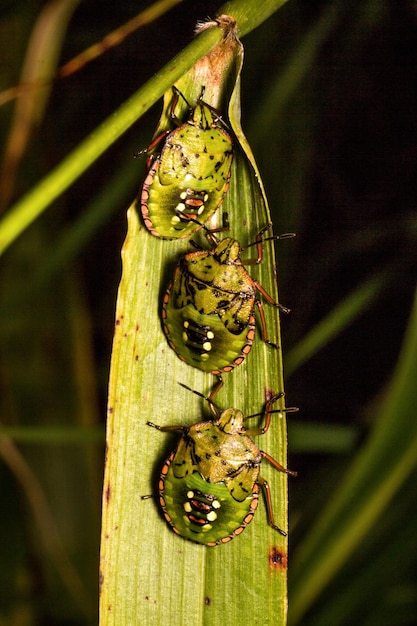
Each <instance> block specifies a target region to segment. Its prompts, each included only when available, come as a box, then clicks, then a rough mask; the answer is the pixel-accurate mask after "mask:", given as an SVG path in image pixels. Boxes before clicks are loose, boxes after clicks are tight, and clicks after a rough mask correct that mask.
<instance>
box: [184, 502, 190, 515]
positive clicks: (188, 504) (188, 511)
mask: <svg viewBox="0 0 417 626" xmlns="http://www.w3.org/2000/svg"><path fill="white" fill-rule="evenodd" d="M184 511H185V512H186V513H191V511H192V508H191V504H190V503H189V502H184Z"/></svg>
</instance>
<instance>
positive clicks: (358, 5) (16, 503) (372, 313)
mask: <svg viewBox="0 0 417 626" xmlns="http://www.w3.org/2000/svg"><path fill="white" fill-rule="evenodd" d="M45 4H46V3H42V2H28V1H27V2H24V1H18V2H8V3H7V2H6V3H3V5H2V7H1V8H0V20H1V22H0V28H1V31H2V32H3V33H8V35H9V36H8V40H7V45H6V46H5V49H4V60H3V62H1V67H0V70H1V71H0V74H1V80H2V83H1V88H2V89H5V88H7V87H9V86H11V85H14V84H17V83H18V81H19V73H20V69H21V65H22V59H23V55H24V53H25V49H26V46H27V42H28V40H29V36H30V32H31V29H32V28H33V25H34V24H35V22H36V19H37V17H38V16H39V14H40V11H41V9H42V7H43V6H45ZM147 5H148V4H147V3H145V2H133V1H128V0H121V1H119V2H117V3H115V2H110V1H100V0H96V1H95V2H81V3H80V5H79V7H78V8H77V10H76V11H75V13H74V15H73V18H72V20H71V21H70V23H69V26H68V29H67V33H66V36H65V38H64V42H63V47H62V53H61V57H60V58H61V63H63V62H66V61H67V60H69V59H70V58H72V57H73V56H75V55H76V54H78V53H79V52H80V51H82V50H83V49H85V48H86V47H88V46H89V45H91V44H93V43H95V42H96V41H98V40H100V39H101V38H102V37H104V36H105V35H106V34H107V33H109V32H110V31H111V30H113V29H115V28H116V27H118V26H119V25H121V24H122V23H123V22H125V21H127V20H129V19H131V18H132V17H133V16H134V15H136V14H137V13H138V12H139V10H141V9H143V8H144V7H145V6H147ZM220 6H221V3H220V2H202V1H201V2H199V1H195V0H193V1H190V0H188V1H187V0H185V1H184V2H183V3H181V4H180V5H179V6H177V7H176V8H174V9H173V10H171V11H170V12H169V13H167V14H166V15H165V16H163V17H161V18H160V19H158V20H157V21H155V22H154V23H152V24H150V25H147V26H145V27H144V28H142V29H141V30H139V31H138V32H137V33H135V34H133V35H131V36H130V37H128V38H127V39H126V40H125V41H124V42H122V43H121V44H120V45H119V46H117V47H115V48H114V49H111V50H109V51H107V52H105V53H103V54H102V55H101V56H100V57H99V58H98V59H96V60H95V61H93V62H92V63H90V64H88V65H86V66H85V67H83V68H81V69H80V71H78V72H76V73H74V74H73V75H71V76H70V77H68V78H66V79H62V80H57V82H56V83H55V84H54V86H53V90H52V92H51V95H50V99H49V102H48V105H47V109H46V111H45V114H44V117H43V120H42V122H41V124H40V125H39V127H38V128H37V129H36V131H35V132H34V134H33V136H32V138H31V141H30V143H29V144H28V146H27V149H26V151H25V155H24V158H23V159H22V161H21V162H20V164H19V167H18V171H17V176H16V181H15V185H14V187H13V191H12V197H11V198H9V201H8V203H7V204H11V201H12V200H13V199H14V200H16V199H18V198H19V197H21V196H22V195H23V193H24V192H25V191H26V190H28V189H30V188H31V186H32V185H33V184H34V183H35V182H36V181H38V180H39V179H40V178H41V177H42V176H43V175H45V174H46V173H47V172H48V171H49V170H51V169H52V168H53V167H54V166H55V165H56V164H58V163H59V162H60V161H61V160H62V159H63V158H64V157H65V156H66V155H67V154H68V153H69V152H70V151H71V150H72V149H73V148H74V147H75V146H77V144H78V143H79V142H80V141H81V140H82V139H83V138H84V137H85V136H86V135H87V134H88V133H89V132H90V131H92V130H93V129H94V128H95V127H96V126H97V125H98V124H99V123H100V122H101V121H102V120H104V119H105V118H107V117H108V116H109V115H111V114H112V112H114V110H115V109H117V107H118V106H119V105H120V104H121V103H122V102H123V101H124V100H125V99H126V98H128V97H129V96H130V95H131V94H132V93H133V92H134V91H135V90H136V89H137V88H138V87H139V86H140V85H142V84H143V83H144V82H146V80H147V79H148V78H150V77H151V76H152V75H153V74H154V73H155V72H156V71H158V69H159V68H160V67H162V66H163V65H164V64H165V63H166V62H167V61H169V60H170V59H171V58H172V57H173V56H174V55H175V54H176V53H177V52H179V51H180V50H181V49H182V48H183V47H185V46H186V45H187V43H189V41H190V40H191V38H192V34H193V29H194V26H195V23H196V21H197V20H199V19H204V18H206V17H209V16H210V17H213V16H214V15H215V13H216V11H217V9H218V8H219V7H220ZM318 24H320V28H319V27H318ZM314 33H315V36H316V44H315V45H313V44H310V45H307V43H308V42H309V41H310V39H309V38H311V37H312V34H314ZM320 33H321V34H320ZM243 44H244V46H245V63H244V69H243V74H242V122H243V127H244V129H245V131H246V133H247V136H248V139H249V141H250V143H251V146H252V149H253V151H254V153H255V156H256V159H257V162H258V166H259V169H260V171H261V174H262V176H263V180H264V184H265V186H266V190H267V194H268V198H269V202H270V206H271V210H272V215H273V221H274V229H275V232H276V233H282V232H288V231H294V232H296V233H297V238H296V239H295V240H293V241H291V243H290V244H285V245H281V246H280V245H279V244H278V247H277V256H278V264H279V265H278V277H279V287H280V300H281V302H283V303H284V304H285V305H287V306H289V307H291V309H292V313H291V315H290V316H288V317H286V318H285V319H283V323H282V335H283V337H282V338H283V345H284V366H285V355H286V354H290V353H291V350H292V348H293V347H294V346H295V345H297V343H298V342H299V341H300V340H301V339H302V338H303V337H304V336H305V335H306V334H307V333H308V332H309V331H310V330H311V329H312V328H314V326H315V325H316V324H317V323H318V322H319V321H320V320H321V319H323V318H324V317H325V316H326V315H327V314H328V313H329V312H331V311H332V309H333V308H334V307H335V306H336V305H337V304H338V303H339V302H340V301H341V300H342V299H343V298H345V297H346V296H347V295H348V294H349V293H350V292H352V291H354V290H355V289H357V287H358V286H359V285H360V284H361V283H362V282H363V281H365V280H366V279H368V278H370V277H372V276H373V275H375V274H377V273H378V272H383V276H384V287H383V289H382V290H381V291H380V293H379V295H378V297H377V298H376V299H375V301H374V302H372V303H371V304H370V305H369V306H368V308H367V309H366V310H365V311H364V312H363V314H362V315H360V316H359V317H358V318H357V319H355V320H354V322H353V323H352V324H351V325H349V327H348V328H346V329H344V330H343V332H341V333H340V334H339V335H338V336H337V337H336V338H335V339H334V340H332V341H331V342H329V343H328V344H327V345H326V346H325V347H324V348H323V349H321V350H320V351H319V352H317V353H316V354H315V355H314V356H313V357H312V358H311V359H310V360H308V361H307V362H306V363H305V364H304V365H302V366H301V367H299V368H297V369H296V370H295V371H294V372H292V373H291V375H289V376H288V377H287V380H286V393H287V397H288V404H291V405H294V404H295V405H297V406H299V407H300V413H299V414H297V415H296V416H293V415H290V421H293V420H298V421H299V425H301V427H302V424H303V422H308V423H309V424H310V425H311V424H317V425H318V426H323V425H326V426H330V425H343V426H348V427H349V428H350V429H351V430H350V432H351V433H352V435H353V436H354V441H355V442H356V443H355V444H354V447H349V446H347V447H346V449H345V450H343V451H341V452H340V451H339V452H338V453H337V454H335V452H334V451H333V452H332V450H329V449H324V448H323V450H318V451H317V450H316V451H315V452H314V453H313V452H312V449H311V446H310V444H309V439H308V435H307V434H306V435H305V436H304V437H300V431H298V435H299V436H298V437H297V439H295V438H294V440H292V437H291V424H290V438H289V452H290V461H289V465H290V466H291V467H295V468H296V469H297V470H298V471H299V478H298V479H297V480H296V481H292V483H291V492H290V494H291V517H290V520H291V521H292V523H293V526H294V530H293V532H292V534H291V549H292V550H293V551H294V552H296V549H297V542H298V541H299V540H301V538H302V536H303V534H304V533H305V532H306V530H307V529H308V527H309V526H310V525H311V524H312V523H313V521H314V519H315V517H316V515H317V513H318V511H320V509H321V508H322V507H323V506H324V503H325V501H326V499H327V498H328V494H329V492H330V490H331V485H332V484H335V483H336V485H337V480H338V478H339V477H340V475H341V474H342V472H343V471H344V469H345V467H346V465H347V464H348V463H349V460H350V459H351V458H352V457H353V456H354V454H355V451H356V449H357V448H356V446H360V442H361V441H362V440H363V439H364V438H365V437H366V434H367V432H368V429H369V427H370V426H371V425H372V421H373V415H374V407H375V406H377V404H378V398H379V397H380V395H381V394H382V393H383V391H384V389H385V387H386V385H387V384H388V383H389V381H390V379H391V377H392V373H393V369H394V367H395V364H396V361H397V358H398V354H399V351H400V348H401V344H402V340H403V335H404V330H405V328H406V325H407V322H408V317H409V314H410V309H411V304H412V300H413V295H414V288H415V274H416V271H415V270H416V255H415V247H416V212H415V205H416V201H415V198H416V191H417V189H416V187H417V176H416V156H417V128H416V126H417V115H416V110H417V81H416V66H417V58H416V57H417V9H416V5H415V3H414V2H413V0H391V1H390V0H374V1H371V0H369V1H366V0H345V1H344V2H333V3H331V2H325V1H322V2H320V1H316V2H311V1H310V0H289V2H288V3H287V4H285V5H284V6H283V7H282V9H281V10H280V11H278V12H277V13H276V14H275V15H274V16H272V17H271V18H270V19H269V20H267V21H266V22H265V23H264V24H262V25H261V26H260V27H258V28H257V29H256V30H255V31H253V32H252V33H250V34H249V35H248V36H246V37H245V38H244V39H243ZM303 46H305V52H304V53H303V50H304V48H303ZM296 55H298V56H296ZM297 59H298V60H297ZM289 79H291V80H292V81H294V84H293V85H292V83H291V80H289ZM273 94H275V96H273ZM12 112H13V104H12V103H9V104H7V105H6V106H3V107H2V109H1V111H0V124H1V137H2V141H3V142H4V143H6V140H7V136H8V132H9V129H10V124H11V116H12ZM159 114H160V106H159V105H158V106H156V107H154V108H152V109H151V110H150V111H149V112H148V113H147V114H146V115H145V116H144V117H143V118H142V119H141V120H140V121H139V122H138V123H137V124H135V125H134V127H133V128H131V129H130V130H129V131H128V132H127V133H126V134H125V135H124V136H123V137H122V138H121V139H120V140H119V141H118V142H117V143H116V144H115V145H114V146H113V147H112V148H111V149H110V150H109V151H108V152H107V153H106V154H105V155H104V156H103V157H102V158H101V159H99V161H98V162H97V163H96V164H95V165H94V166H92V167H91V168H90V169H89V170H88V171H87V172H86V174H85V175H84V176H83V177H82V178H81V179H80V180H78V181H77V182H76V183H75V184H74V185H73V186H72V187H71V188H70V189H69V190H68V191H67V192H66V193H65V194H64V195H63V196H62V197H60V198H59V200H58V201H56V202H55V204H54V206H53V207H51V208H49V209H48V211H47V212H46V213H45V214H44V215H43V216H42V217H41V219H39V220H38V221H37V222H36V223H35V224H34V225H32V226H31V227H30V228H29V229H28V230H27V231H26V232H25V233H24V235H23V236H22V237H21V238H20V239H19V240H18V241H17V242H16V243H15V244H14V245H13V246H12V247H11V248H10V249H9V250H8V251H7V253H6V254H5V256H4V258H3V262H2V270H1V289H2V294H3V298H2V305H1V315H2V331H1V333H0V334H1V344H2V346H1V353H0V384H1V396H2V400H1V406H2V411H1V425H2V426H29V425H32V426H44V427H49V426H50V425H56V424H61V425H73V424H76V425H82V426H88V427H90V428H92V432H93V431H94V432H96V431H97V432H98V433H100V432H101V429H102V427H103V426H104V416H105V413H106V393H107V381H108V371H109V359H110V353H111V342H112V335H113V322H114V310H115V301H116V295H117V287H118V282H119V279H120V271H121V262H120V249H121V245H122V243H123V239H124V236H125V232H126V217H125V214H126V208H127V207H128V206H129V204H130V203H131V201H132V199H133V198H134V197H135V195H136V193H137V192H138V190H139V188H140V185H141V183H142V180H143V176H144V167H145V164H144V162H141V161H139V160H136V161H135V160H133V158H132V155H133V153H135V152H137V151H138V150H140V149H142V148H143V147H144V146H146V145H147V144H148V142H149V139H150V137H151V136H152V133H153V130H154V128H155V126H156V123H157V120H158V118H159ZM124 169H126V171H127V172H128V173H127V174H126V181H125V183H123V184H122V183H121V182H120V179H117V180H118V181H119V182H116V183H115V189H116V192H115V193H116V196H115V198H112V197H111V196H110V193H108V192H107V189H108V187H106V186H108V185H109V181H112V178H113V177H114V176H116V177H117V176H119V175H120V172H122V171H123V170H124ZM103 191H104V197H101V198H100V200H99V202H100V203H101V204H102V206H103V212H105V213H106V215H107V217H106V218H105V220H103V223H102V224H100V225H97V227H96V228H94V229H93V231H92V232H91V233H90V234H89V235H88V236H86V237H85V240H82V239H81V238H80V239H78V244H77V245H76V246H75V247H74V249H73V250H72V252H70V253H68V255H67V256H66V257H65V258H64V259H59V258H57V254H58V253H59V251H60V250H61V251H62V249H63V245H64V244H63V242H65V238H66V237H67V236H68V233H70V232H71V228H73V227H74V225H75V224H77V222H78V220H79V219H81V218H82V217H83V215H84V214H85V213H86V211H87V210H88V209H89V207H90V205H91V203H93V202H94V201H95V199H96V197H97V195H98V194H99V193H100V192H102V193H103ZM107 200H108V202H107ZM80 416H81V417H80ZM94 429H96V430H94ZM301 433H302V431H301ZM292 441H294V443H292ZM16 447H17V450H18V453H19V455H21V457H22V458H23V459H24V461H25V463H27V464H28V466H29V467H30V469H31V472H33V475H34V476H35V477H36V478H37V480H39V483H40V485H41V488H42V490H43V492H44V493H45V494H46V500H47V501H48V502H49V507H50V510H51V511H52V514H53V516H54V517H55V519H56V523H57V526H58V528H59V529H60V533H61V535H62V537H63V540H64V545H65V547H66V550H67V551H68V554H69V555H70V560H71V561H72V563H73V565H74V567H75V569H76V571H78V572H80V577H81V581H82V585H83V586H84V588H85V589H87V590H88V595H89V598H90V600H89V601H90V605H89V606H87V607H86V606H85V603H83V600H82V599H81V600H80V597H82V595H83V594H82V592H80V593H79V590H78V587H77V583H76V582H74V581H72V582H71V575H70V574H69V573H68V572H69V571H70V569H66V565H65V562H64V561H65V560H64V561H63V560H62V559H60V557H59V549H58V552H55V557H56V558H58V560H60V562H61V564H63V570H64V571H63V572H61V574H60V575H57V571H56V565H55V564H54V563H55V561H54V558H53V556H52V557H51V553H50V552H48V549H46V548H45V545H48V542H47V543H46V544H45V543H44V541H43V540H42V538H41V539H40V536H41V535H42V533H41V534H39V531H38V530H37V529H38V524H40V525H41V527H42V524H44V528H48V519H47V512H46V511H45V510H44V509H43V508H42V507H43V504H42V498H41V499H40V500H39V498H38V500H37V501H35V502H34V503H33V504H31V497H30V494H32V495H33V494H34V493H37V492H36V485H35V484H33V483H32V482H31V480H30V479H28V480H26V481H25V478H24V477H25V473H24V472H23V470H22V468H21V466H20V464H19V462H18V461H17V460H16V458H15V457H14V456H13V453H12V452H10V450H7V449H5V448H4V446H3V447H2V449H1V450H0V452H1V454H2V456H3V460H4V463H1V462H0V490H1V491H0V493H1V494H2V500H3V505H2V515H1V517H0V529H1V532H0V537H1V539H0V542H1V543H0V554H1V555H2V559H1V560H2V561H3V564H2V563H0V568H1V571H0V582H1V584H0V622H1V621H2V620H4V623H7V624H10V625H14V624H16V625H17V624H19V625H20V624H24V625H26V624H28V625H31V624H48V625H54V624H56V625H59V626H61V625H70V624H87V623H94V616H93V617H91V613H92V614H93V615H94V611H95V597H96V571H97V562H98V547H99V512H100V511H99V509H100V489H101V476H102V458H103V450H102V439H101V438H100V435H98V439H97V440H96V441H95V442H93V443H91V442H90V443H88V442H87V443H85V444H83V445H79V444H77V445H72V446H71V445H68V444H67V445H65V446H64V445H62V443H58V444H47V443H45V441H43V442H37V443H36V442H34V441H32V442H26V443H24V442H19V440H17V443H16ZM387 462H388V463H389V459H387ZM19 468H20V469H19ZM69 468H70V469H69ZM86 476H87V478H86ZM80 492H81V494H80ZM82 492H83V493H82ZM35 500H36V498H35ZM36 511H38V515H39V516H40V520H39V518H38V517H37V515H36V513H35V512H36ZM415 513H416V511H415V505H414V492H413V490H412V489H411V490H410V493H409V500H408V504H407V506H405V511H404V515H407V516H410V515H415ZM45 516H46V517H45ZM45 524H46V526H45ZM400 528H401V518H399V519H398V522H397V526H396V529H395V530H393V531H392V532H394V533H396V532H398V531H399V529H400ZM52 534H53V533H52ZM49 539H51V536H50V537H49ZM52 543H53V542H52ZM54 545H55V544H54ZM416 547H417V546H416ZM55 548H56V546H55ZM371 558H372V557H371ZM356 567H359V568H360V567H361V564H360V563H359V564H357V565H356ZM65 572H66V573H67V575H68V576H69V583H68V584H63V583H62V579H64V580H66V575H65ZM415 574H416V570H415V561H414V563H413V564H411V565H410V564H409V565H408V566H407V569H406V570H404V571H400V572H399V574H398V576H399V580H400V581H401V583H402V584H403V585H405V588H406V589H407V590H408V591H409V595H407V600H406V601H405V602H404V604H403V605H401V609H402V610H398V611H395V612H394V613H393V614H390V615H389V617H387V619H388V621H386V622H384V620H382V621H381V620H380V619H379V623H386V624H397V623H398V624H410V625H411V624H412V623H415V622H413V617H412V616H413V611H415V609H417V607H416V598H417V595H416V576H415ZM405 581H406V582H405ZM67 582H68V581H67ZM328 593H329V594H334V593H337V588H336V589H334V588H332V589H330V590H329V591H328ZM74 597H78V600H79V601H75V600H74ZM323 601H325V599H324V600H323ZM375 602H378V600H375ZM87 604H88V602H87ZM369 614H371V615H372V610H371V609H370V608H369V607H368V608H367V610H365V609H364V610H363V612H362V613H360V617H356V618H355V620H356V621H355V623H356V624H362V623H363V624H365V623H366V624H367V623H370V624H373V623H374V622H373V621H372V619H371V617H370V615H369ZM89 615H90V617H89ZM305 623H306V624H307V623H310V622H309V621H306V622H305ZM339 623H344V622H343V620H342V618H341V620H340V622H339ZM351 623H352V622H351ZM375 623H376V621H375Z"/></svg>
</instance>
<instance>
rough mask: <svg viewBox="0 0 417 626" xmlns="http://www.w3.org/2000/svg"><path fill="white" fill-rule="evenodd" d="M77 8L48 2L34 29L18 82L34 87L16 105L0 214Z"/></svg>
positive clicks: (67, 1)
mask: <svg viewBox="0 0 417 626" xmlns="http://www.w3.org/2000/svg"><path fill="white" fill-rule="evenodd" d="M78 4H79V0H59V1H58V2H57V1H50V2H48V3H47V4H46V5H45V6H44V8H43V9H42V11H41V13H40V15H39V17H38V19H37V22H36V24H35V26H34V29H33V32H32V35H31V38H30V41H29V45H28V48H27V51H26V58H25V63H24V66H23V71H22V76H21V82H22V83H23V84H27V83H29V84H34V85H35V88H34V89H29V90H25V91H23V92H22V93H21V95H20V98H19V99H18V100H17V103H16V108H15V112H14V117H13V122H12V125H11V128H10V132H9V136H8V140H7V143H6V147H5V150H4V155H3V163H2V168H1V178H0V209H1V210H3V209H4V207H5V206H6V205H7V203H8V202H9V200H10V197H11V196H12V194H13V187H14V181H15V178H16V172H17V169H18V167H19V163H20V160H21V159H22V156H23V154H24V152H25V150H26V148H27V144H28V142H29V140H30V138H31V136H32V133H33V130H34V129H35V128H36V127H37V126H38V125H39V124H40V122H41V120H42V118H43V115H44V111H45V108H46V104H47V102H48V98H49V94H50V91H51V85H52V78H53V76H54V74H55V71H56V67H57V64H58V59H59V55H60V52H61V48H62V43H63V40H64V36H65V32H66V28H67V25H68V22H69V20H70V18H71V16H72V14H73V12H74V10H75V9H76V7H77V5H78ZM39 83H40V86H39Z"/></svg>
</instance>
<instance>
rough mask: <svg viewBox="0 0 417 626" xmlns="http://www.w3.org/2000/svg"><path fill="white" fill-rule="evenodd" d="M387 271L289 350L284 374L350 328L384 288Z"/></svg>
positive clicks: (387, 277) (346, 301)
mask: <svg viewBox="0 0 417 626" xmlns="http://www.w3.org/2000/svg"><path fill="white" fill-rule="evenodd" d="M389 276H390V274H389V271H384V272H381V273H380V274H377V275H376V276H372V277H371V278H370V279H369V280H367V281H365V282H364V283H363V284H362V285H360V286H359V287H357V288H356V289H355V290H354V291H352V293H350V294H349V295H348V296H347V297H346V298H345V299H344V300H343V301H342V302H340V304H338V305H337V306H336V307H335V308H334V309H333V310H332V311H331V312H330V313H329V314H328V315H327V316H326V317H325V318H324V319H323V320H322V321H321V322H320V323H319V324H317V325H316V326H315V327H314V328H313V329H312V330H311V331H310V332H309V333H308V334H307V335H306V336H305V337H303V339H302V340H301V341H300V342H299V343H298V344H297V345H296V346H294V348H292V350H290V351H289V352H288V354H287V355H286V359H285V373H286V375H287V376H291V374H292V373H293V372H294V371H295V370H296V369H297V368H298V367H300V366H301V365H302V364H303V363H305V362H306V361H307V360H308V359H309V358H311V357H312V356H313V355H314V354H316V353H317V352H318V351H319V350H320V349H321V348H323V347H324V346H326V345H328V343H329V342H330V341H331V340H332V339H334V338H335V337H336V336H337V335H338V334H340V333H341V332H342V331H343V330H345V329H346V328H347V326H349V324H351V323H352V322H353V321H354V320H355V319H356V317H358V316H359V315H361V314H363V313H364V312H365V311H366V309H367V308H368V307H369V306H370V305H373V304H374V303H375V299H376V298H377V297H378V296H379V295H380V293H381V292H382V290H383V289H384V288H385V287H386V284H387V279H389Z"/></svg>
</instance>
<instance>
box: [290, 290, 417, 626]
mask: <svg viewBox="0 0 417 626" xmlns="http://www.w3.org/2000/svg"><path fill="white" fill-rule="evenodd" d="M358 358H360V355H358ZM416 380H417V295H416V298H415V302H414V308H413V311H412V314H411V318H410V321H409V325H408V330H407V333H406V335H405V338H404V342H403V348H402V351H401V354H400V357H399V361H398V365H397V368H396V371H395V373H394V376H393V379H392V381H391V384H390V387H389V389H388V392H387V394H386V397H385V401H384V403H383V406H382V407H381V410H380V413H379V415H378V416H377V418H376V423H375V427H374V430H373V432H372V433H371V435H370V436H369V439H368V441H367V443H366V444H365V446H364V447H363V449H362V451H361V452H360V453H359V454H358V456H357V458H356V460H355V462H354V463H353V465H352V467H350V468H349V470H348V472H347V474H346V477H345V479H344V481H343V482H342V484H341V485H340V486H339V488H338V491H337V493H336V494H335V495H334V497H333V498H332V500H331V502H330V504H329V505H328V507H327V508H326V509H325V511H324V512H323V514H322V516H321V517H320V518H319V519H318V521H317V524H316V526H315V527H314V528H313V529H312V531H311V532H310V534H309V535H308V536H307V538H306V539H305V541H304V543H303V544H301V545H300V547H299V549H298V551H297V554H296V555H295V557H294V562H293V569H292V572H291V574H292V576H291V584H292V586H291V589H292V596H291V598H292V599H291V615H290V623H291V624H299V623H300V620H301V619H302V616H303V615H304V614H305V613H306V611H307V610H308V609H309V608H310V607H311V606H312V604H313V603H314V602H315V601H316V600H317V598H318V596H319V595H320V593H321V591H322V590H323V589H324V587H325V586H326V585H327V584H328V583H329V582H330V581H331V580H332V578H333V577H334V576H335V574H336V573H337V572H338V570H339V569H340V568H341V567H342V565H343V564H344V563H345V562H346V560H347V559H348V558H349V556H350V555H351V553H352V552H353V551H354V550H355V549H358V546H359V544H360V542H361V540H362V539H363V538H364V537H365V535H366V534H367V533H369V531H370V530H371V528H372V526H373V525H374V524H375V523H376V521H377V520H378V518H379V517H380V516H381V515H382V514H383V512H384V510H385V509H386V508H387V507H388V506H389V504H390V503H391V501H392V500H393V498H394V497H395V495H396V493H397V491H398V490H399V488H400V487H401V485H402V484H403V482H404V481H405V480H406V478H407V477H408V476H409V475H410V472H412V471H413V470H414V469H415V467H416V464H417V421H416V419H415V407H416V404H417V386H416Z"/></svg>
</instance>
